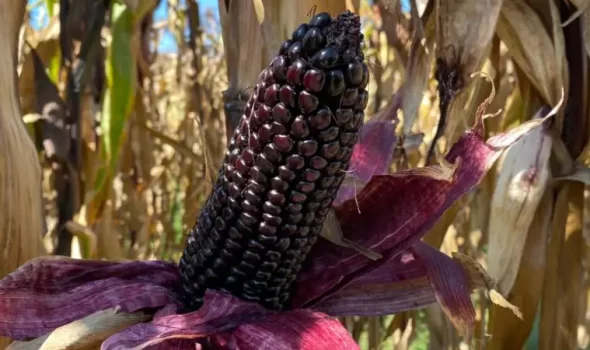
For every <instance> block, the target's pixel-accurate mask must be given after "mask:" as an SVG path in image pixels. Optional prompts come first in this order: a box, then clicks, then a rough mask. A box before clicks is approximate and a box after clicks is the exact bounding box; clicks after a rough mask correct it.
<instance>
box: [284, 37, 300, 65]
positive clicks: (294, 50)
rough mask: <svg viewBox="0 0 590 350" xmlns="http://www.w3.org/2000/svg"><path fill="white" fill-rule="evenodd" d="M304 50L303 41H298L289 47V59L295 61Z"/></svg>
mask: <svg viewBox="0 0 590 350" xmlns="http://www.w3.org/2000/svg"><path fill="white" fill-rule="evenodd" d="M302 51H303V50H302V48H301V42H300V41H298V42H296V43H294V44H293V45H291V47H290V48H289V52H288V53H287V56H289V59H290V60H291V61H295V60H296V59H298V58H300V57H301V54H302Z"/></svg>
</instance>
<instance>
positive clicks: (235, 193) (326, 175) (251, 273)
mask: <svg viewBox="0 0 590 350" xmlns="http://www.w3.org/2000/svg"><path fill="white" fill-rule="evenodd" d="M362 40H363V35H362V33H361V32H360V18H359V16H358V15H355V14H353V13H351V12H344V13H342V14H340V15H339V16H337V17H335V18H332V17H331V16H330V15H329V14H328V13H320V14H317V15H315V16H313V18H311V20H310V21H309V22H308V23H303V24H301V25H299V26H298V27H297V28H296V29H295V30H294V31H293V34H292V36H291V38H290V39H288V40H285V41H284V42H283V44H282V45H281V46H280V48H279V51H278V54H277V55H276V57H275V58H274V59H273V60H272V62H271V63H270V64H269V65H268V67H267V68H265V69H264V70H263V71H262V72H261V73H260V75H259V77H258V82H257V84H256V88H255V93H254V94H253V96H252V97H251V98H250V99H249V100H248V103H247V104H246V107H245V110H244V113H243V114H242V118H241V119H240V122H239V124H238V127H237V128H236V129H235V131H234V134H233V136H232V137H231V139H230V140H229V144H228V149H227V151H226V156H225V159H224V162H223V165H222V167H221V169H220V171H219V178H218V180H217V183H216V184H215V187H214V189H213V191H212V193H211V194H210V196H209V197H208V199H207V201H206V203H205V205H204V206H203V208H202V210H201V213H200V217H199V220H198V222H197V225H196V226H195V227H194V228H193V230H192V231H191V233H190V235H189V238H188V241H187V245H186V248H185V250H184V253H183V256H182V258H181V261H180V275H181V279H182V284H183V294H184V295H183V297H184V304H185V310H186V311H189V310H194V309H197V308H199V307H200V305H201V303H202V298H203V296H204V293H205V290H206V289H219V290H224V291H227V292H229V293H231V294H233V295H235V296H238V297H240V298H242V299H245V300H248V301H255V302H259V303H260V304H262V305H264V306H266V307H268V308H272V309H282V308H286V307H288V304H289V299H290V296H291V295H292V293H293V288H295V283H294V282H295V280H296V277H297V274H298V273H299V271H300V270H301V268H302V266H303V264H304V262H305V259H306V257H307V255H308V253H309V251H310V250H311V248H312V246H313V245H314V244H315V242H316V241H317V238H318V235H319V233H320V232H321V230H322V226H323V224H324V221H325V219H326V216H327V214H328V212H329V210H330V208H331V207H332V202H333V201H334V198H335V197H336V194H337V192H338V189H339V188H340V185H341V184H342V181H343V180H344V175H345V171H346V170H347V169H348V163H349V161H350V158H351V156H352V149H353V147H354V145H355V144H356V142H357V141H358V132H359V129H360V127H361V125H362V123H363V119H364V109H365V107H366V105H367V99H368V92H367V91H366V90H365V88H366V87H367V84H368V81H369V71H368V68H367V66H366V65H365V63H364V62H363V61H364V57H363V55H362V53H361V44H362Z"/></svg>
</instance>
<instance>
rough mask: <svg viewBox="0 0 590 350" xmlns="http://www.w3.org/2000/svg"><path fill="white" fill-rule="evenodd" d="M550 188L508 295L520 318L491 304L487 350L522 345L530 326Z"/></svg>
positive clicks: (548, 223)
mask: <svg viewBox="0 0 590 350" xmlns="http://www.w3.org/2000/svg"><path fill="white" fill-rule="evenodd" d="M551 192H552V191H551V190H550V189H547V190H546V191H545V194H544V196H543V198H542V199H541V202H540V203H539V205H538V207H537V211H536V213H535V217H534V219H533V221H532V223H531V225H530V226H529V229H528V233H527V236H526V243H525V245H524V247H525V249H524V251H523V252H522V258H521V260H520V266H519V270H518V274H517V277H516V280H515V283H514V285H513V287H512V290H511V292H510V294H509V296H508V300H509V301H510V302H511V303H513V304H515V305H518V307H519V309H520V311H521V312H522V318H521V319H519V318H517V317H514V314H513V313H512V312H510V310H506V309H504V308H501V307H497V306H494V305H492V306H491V309H490V320H489V324H488V333H490V334H493V337H491V338H490V339H488V343H487V344H488V348H489V349H490V350H500V349H506V348H507V347H512V346H514V347H516V348H519V349H520V348H522V347H523V346H524V344H525V342H526V340H527V338H528V337H529V334H530V331H531V329H532V327H533V323H534V321H535V318H536V316H537V314H538V310H539V302H540V301H541V295H542V293H543V281H544V278H545V264H546V250H547V240H548V236H549V233H550V232H549V230H550V229H551V212H552V211H553V201H552V198H551V197H552V196H551Z"/></svg>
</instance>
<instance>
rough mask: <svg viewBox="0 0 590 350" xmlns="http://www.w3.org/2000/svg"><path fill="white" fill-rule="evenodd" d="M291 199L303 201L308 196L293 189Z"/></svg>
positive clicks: (298, 201) (296, 201) (294, 201)
mask: <svg viewBox="0 0 590 350" xmlns="http://www.w3.org/2000/svg"><path fill="white" fill-rule="evenodd" d="M289 199H290V200H291V201H292V202H293V203H303V202H305V200H306V199H307V196H306V195H305V194H303V193H301V192H297V191H292V192H291V194H290V195H289Z"/></svg>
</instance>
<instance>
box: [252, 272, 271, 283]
mask: <svg viewBox="0 0 590 350" xmlns="http://www.w3.org/2000/svg"><path fill="white" fill-rule="evenodd" d="M254 276H255V277H256V279H258V280H261V281H267V280H269V279H270V278H271V277H272V275H271V274H270V273H268V272H262V271H258V272H256V274H255V275H254Z"/></svg>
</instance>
